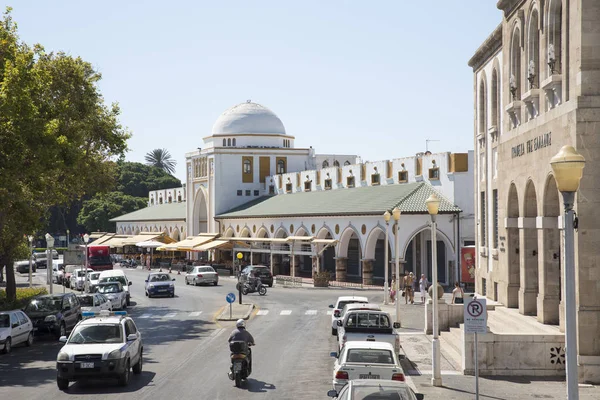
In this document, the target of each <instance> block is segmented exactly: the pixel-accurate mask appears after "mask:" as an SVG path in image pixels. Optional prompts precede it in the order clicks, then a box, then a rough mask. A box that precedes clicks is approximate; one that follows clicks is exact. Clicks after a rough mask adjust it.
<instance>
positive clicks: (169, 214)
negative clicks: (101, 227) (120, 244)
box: [110, 202, 186, 222]
mask: <svg viewBox="0 0 600 400" xmlns="http://www.w3.org/2000/svg"><path fill="white" fill-rule="evenodd" d="M185 204H186V203H185V202H181V203H165V204H156V205H154V206H150V207H146V208H142V209H141V210H137V211H134V212H130V213H129V214H125V215H121V216H120V217H116V218H113V219H111V220H110V221H111V222H134V221H166V220H182V221H185Z"/></svg>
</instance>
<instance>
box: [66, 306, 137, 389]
mask: <svg viewBox="0 0 600 400" xmlns="http://www.w3.org/2000/svg"><path fill="white" fill-rule="evenodd" d="M90 314H91V317H90ZM126 314H127V313H125V312H124V311H119V312H115V313H109V312H108V311H101V312H100V313H98V314H95V313H88V312H86V313H82V315H83V318H84V319H83V320H82V321H81V322H79V323H78V324H77V325H76V326H75V328H74V329H73V332H71V335H69V338H68V339H67V337H66V336H61V338H60V339H59V340H60V341H61V342H62V343H65V345H64V346H63V347H62V349H60V351H59V353H58V356H57V358H56V384H57V386H58V388H59V389H60V390H67V389H68V388H69V382H71V381H77V380H79V379H86V378H93V379H111V378H117V379H118V380H119V384H120V385H121V386H127V384H129V379H130V377H131V373H130V372H131V370H133V373H134V374H141V373H142V352H143V349H144V345H143V343H142V334H141V333H140V332H139V331H138V329H137V326H135V323H134V322H133V319H131V318H129V317H127V315H126Z"/></svg>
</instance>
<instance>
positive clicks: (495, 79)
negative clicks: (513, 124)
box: [491, 68, 502, 132]
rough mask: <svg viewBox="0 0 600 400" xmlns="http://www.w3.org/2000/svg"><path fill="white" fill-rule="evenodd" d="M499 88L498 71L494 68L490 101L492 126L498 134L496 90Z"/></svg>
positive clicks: (498, 100)
mask: <svg viewBox="0 0 600 400" xmlns="http://www.w3.org/2000/svg"><path fill="white" fill-rule="evenodd" d="M499 86H500V82H499V81H498V71H497V70H496V68H494V70H493V71H492V93H491V100H492V110H491V111H492V121H491V122H492V125H494V126H495V127H496V130H497V131H498V132H500V110H499V108H500V104H502V103H501V101H500V91H499V90H498V87H499Z"/></svg>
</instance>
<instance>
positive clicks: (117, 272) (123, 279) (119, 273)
mask: <svg viewBox="0 0 600 400" xmlns="http://www.w3.org/2000/svg"><path fill="white" fill-rule="evenodd" d="M106 282H119V283H120V284H121V285H122V286H123V290H124V291H125V296H126V298H127V305H130V303H131V295H130V294H129V286H131V281H130V280H129V279H127V275H125V272H123V270H121V269H111V270H108V271H102V272H100V279H99V280H98V283H106Z"/></svg>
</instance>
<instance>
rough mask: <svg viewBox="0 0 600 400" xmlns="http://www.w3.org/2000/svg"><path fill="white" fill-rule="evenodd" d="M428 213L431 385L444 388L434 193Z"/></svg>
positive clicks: (438, 200)
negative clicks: (431, 323) (431, 318)
mask: <svg viewBox="0 0 600 400" xmlns="http://www.w3.org/2000/svg"><path fill="white" fill-rule="evenodd" d="M425 204H426V205H427V212H428V213H429V215H430V216H431V271H432V283H431V284H432V286H433V288H432V289H433V290H432V291H431V294H432V296H431V297H432V302H433V310H432V311H433V340H432V342H431V346H432V356H433V359H432V362H431V365H432V369H433V376H432V377H431V384H432V385H433V386H442V373H441V368H440V339H439V332H438V331H439V318H438V269H437V238H436V234H437V223H436V221H435V217H436V216H437V213H438V211H439V208H440V199H438V198H437V196H436V195H435V194H434V193H432V194H431V195H430V196H429V198H428V199H427V200H425Z"/></svg>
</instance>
